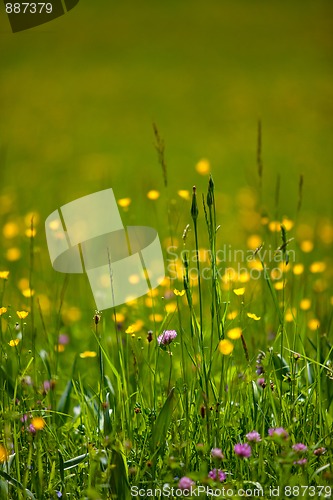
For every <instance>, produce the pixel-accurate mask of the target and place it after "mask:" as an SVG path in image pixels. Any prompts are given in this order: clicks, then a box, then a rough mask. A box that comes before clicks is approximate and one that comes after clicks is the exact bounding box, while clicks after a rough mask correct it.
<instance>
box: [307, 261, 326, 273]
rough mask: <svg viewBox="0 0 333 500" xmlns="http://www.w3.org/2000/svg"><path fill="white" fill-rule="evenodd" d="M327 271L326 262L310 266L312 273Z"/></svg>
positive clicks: (314, 263)
mask: <svg viewBox="0 0 333 500" xmlns="http://www.w3.org/2000/svg"><path fill="white" fill-rule="evenodd" d="M325 269H326V264H325V262H313V263H312V264H311V266H310V272H311V273H322V272H324V271H325Z"/></svg>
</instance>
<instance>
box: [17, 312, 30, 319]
mask: <svg viewBox="0 0 333 500" xmlns="http://www.w3.org/2000/svg"><path fill="white" fill-rule="evenodd" d="M16 314H17V315H18V317H19V318H20V319H25V318H26V317H27V316H28V314H29V313H28V312H27V311H16Z"/></svg>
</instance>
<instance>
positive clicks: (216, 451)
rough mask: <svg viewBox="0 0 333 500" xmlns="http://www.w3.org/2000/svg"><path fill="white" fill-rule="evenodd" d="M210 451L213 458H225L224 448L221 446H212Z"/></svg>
mask: <svg viewBox="0 0 333 500" xmlns="http://www.w3.org/2000/svg"><path fill="white" fill-rule="evenodd" d="M210 453H211V455H212V457H213V458H220V459H221V460H223V459H224V455H223V453H222V450H221V449H220V448H212V450H211V452H210Z"/></svg>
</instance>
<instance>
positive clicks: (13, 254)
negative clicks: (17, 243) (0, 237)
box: [6, 247, 21, 262]
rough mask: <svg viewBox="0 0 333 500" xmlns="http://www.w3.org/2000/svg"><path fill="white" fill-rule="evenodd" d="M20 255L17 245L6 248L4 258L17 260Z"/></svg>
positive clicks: (11, 260)
mask: <svg viewBox="0 0 333 500" xmlns="http://www.w3.org/2000/svg"><path fill="white" fill-rule="evenodd" d="M20 257H21V250H20V249H19V248H17V247H11V248H8V250H7V251H6V259H7V260H9V262H15V261H16V260H19V258H20Z"/></svg>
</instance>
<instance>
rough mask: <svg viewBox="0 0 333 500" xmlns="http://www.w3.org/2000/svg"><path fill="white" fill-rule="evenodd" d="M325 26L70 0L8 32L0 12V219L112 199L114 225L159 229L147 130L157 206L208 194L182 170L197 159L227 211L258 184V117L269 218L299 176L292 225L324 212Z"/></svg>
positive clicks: (244, 12)
mask: <svg viewBox="0 0 333 500" xmlns="http://www.w3.org/2000/svg"><path fill="white" fill-rule="evenodd" d="M332 14H333V4H332V2H331V0H316V1H313V0H304V1H300V0H288V1H284V0H283V1H281V0H279V1H278V0H271V1H270V2H265V1H263V0H207V1H205V2H203V1H199V0H168V2H162V1H156V0H154V1H152V0H143V1H142V2H134V1H128V0H127V1H126V0H125V1H124V0H121V1H120V0H107V1H106V0H99V1H98V2H92V1H91V0H80V2H79V4H78V5H77V7H75V8H74V9H73V10H72V11H70V12H69V13H67V14H66V15H64V16H62V17H60V18H58V19H56V20H54V21H52V22H50V23H48V24H45V25H43V26H40V27H38V28H34V29H31V30H27V31H23V32H20V33H16V34H12V33H11V30H10V25H9V22H8V19H7V18H6V15H5V12H4V6H3V5H1V15H0V45H1V48H0V57H1V73H0V75H1V84H0V99H1V117H0V144H1V151H2V153H1V168H2V173H1V195H2V198H1V200H2V204H1V212H2V217H3V222H6V221H7V220H10V218H11V217H12V216H13V215H15V214H25V213H26V212H29V211H32V210H36V211H38V213H39V214H40V221H41V225H42V223H43V221H44V220H45V218H46V217H47V215H49V213H50V212H52V211H53V210H54V209H56V208H57V207H59V206H61V205H62V204H64V203H66V202H69V201H72V200H73V199H75V198H76V197H78V196H82V195H85V194H88V193H91V192H94V191H96V190H100V189H103V188H108V187H112V188H113V189H114V191H115V194H116V197H117V198H123V197H130V198H131V199H132V205H131V207H130V210H129V211H128V212H126V213H124V214H123V217H124V222H125V223H130V222H132V223H133V222H136V223H137V222H139V223H142V224H145V223H148V222H150V223H151V224H152V225H153V224H154V225H155V227H156V228H158V227H159V228H161V227H162V226H163V225H164V224H166V223H167V219H166V217H165V216H164V215H163V213H162V214H159V215H158V214H157V211H155V212H152V209H151V208H152V202H151V201H150V200H148V199H147V197H146V193H147V191H148V190H149V189H158V190H161V191H162V192H163V178H162V174H161V169H160V167H159V165H158V162H157V155H156V151H155V149H154V136H153V131H152V122H156V123H157V125H158V127H159V130H160V133H161V135H162V137H164V139H165V142H166V159H167V165H168V179H169V188H168V196H169V198H170V197H171V198H172V197H174V198H175V200H177V203H179V209H180V210H185V208H186V210H187V209H188V204H187V205H186V202H184V201H183V200H180V198H179V197H177V190H179V189H189V190H191V187H192V185H193V184H196V185H197V186H198V188H199V190H203V189H205V188H206V183H207V177H205V176H201V175H199V174H198V173H197V172H196V170H195V165H196V163H197V162H198V161H199V160H200V159H201V158H208V160H209V161H210V163H211V168H212V173H213V176H214V179H215V182H216V186H217V190H218V192H219V193H220V194H221V197H220V201H221V203H220V209H221V212H224V214H225V215H226V216H227V215H228V212H229V213H230V214H233V211H234V210H236V209H237V207H236V209H235V207H234V205H235V203H234V200H235V199H236V195H237V193H238V191H239V189H240V188H242V187H244V186H248V185H249V186H252V187H254V188H257V187H258V175H257V167H256V148H257V146H256V142H257V123H258V119H261V121H262V143H263V146H262V149H263V153H262V154H263V164H264V179H263V198H264V204H265V205H266V206H267V207H268V209H270V210H272V211H273V210H274V192H275V183H276V177H277V175H278V174H280V176H281V194H280V207H281V208H280V215H281V216H282V215H287V216H289V217H291V218H294V217H295V212H296V207H297V202H298V181H299V176H300V174H301V173H303V174H304V200H303V212H302V217H303V218H304V220H307V221H310V223H311V221H313V220H315V218H316V217H317V216H329V215H331V212H332V196H331V194H332V178H333V174H332V166H333V162H332V160H333V147H332V146H333V141H332V124H333V120H332V110H333V109H332V108H333V99H332V97H333V87H332V81H333V79H332V72H333V71H332V69H333V68H332V55H333V50H332V49H333V29H332V28H333V21H332V19H333V16H332ZM224 202H225V204H224ZM159 203H160V205H159V206H160V207H161V208H162V210H164V213H165V205H163V204H162V203H163V197H161V199H160V200H158V202H157V205H158V204H159ZM186 213H187V212H186ZM219 222H222V223H223V221H219ZM230 228H231V230H232V222H230ZM182 229H183V227H181V228H180V229H179V231H180V230H182ZM38 243H39V244H40V245H42V247H43V251H46V245H45V240H44V239H43V237H40V240H39V241H38ZM1 259H2V260H3V257H1ZM4 265H5V264H4Z"/></svg>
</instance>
